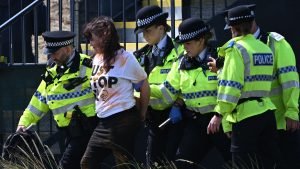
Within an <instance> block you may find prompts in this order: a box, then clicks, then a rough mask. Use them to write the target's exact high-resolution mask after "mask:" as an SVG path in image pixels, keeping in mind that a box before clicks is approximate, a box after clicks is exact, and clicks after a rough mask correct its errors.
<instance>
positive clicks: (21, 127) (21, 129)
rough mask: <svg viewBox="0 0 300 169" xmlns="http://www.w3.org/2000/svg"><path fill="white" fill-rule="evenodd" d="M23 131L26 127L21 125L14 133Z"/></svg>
mask: <svg viewBox="0 0 300 169" xmlns="http://www.w3.org/2000/svg"><path fill="white" fill-rule="evenodd" d="M25 131H26V127H25V126H23V125H19V126H18V127H17V130H16V132H25Z"/></svg>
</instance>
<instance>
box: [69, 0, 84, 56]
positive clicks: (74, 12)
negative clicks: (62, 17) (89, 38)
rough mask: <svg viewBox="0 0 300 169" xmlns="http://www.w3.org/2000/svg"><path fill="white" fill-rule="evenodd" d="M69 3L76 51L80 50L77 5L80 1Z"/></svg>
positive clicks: (74, 0) (72, 0)
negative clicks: (71, 7)
mask: <svg viewBox="0 0 300 169" xmlns="http://www.w3.org/2000/svg"><path fill="white" fill-rule="evenodd" d="M70 2H72V5H71V6H73V10H71V12H70V13H71V15H72V16H73V17H72V18H73V19H72V20H73V24H72V25H73V30H72V31H73V32H74V33H75V34H76V36H75V38H74V39H75V43H74V44H75V47H76V49H77V50H79V49H80V42H79V41H80V38H79V37H80V32H79V30H80V29H79V23H80V22H79V3H80V2H81V0H71V1H70Z"/></svg>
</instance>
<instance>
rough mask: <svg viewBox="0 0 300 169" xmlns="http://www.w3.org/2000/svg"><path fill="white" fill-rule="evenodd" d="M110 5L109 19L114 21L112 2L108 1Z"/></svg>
mask: <svg viewBox="0 0 300 169" xmlns="http://www.w3.org/2000/svg"><path fill="white" fill-rule="evenodd" d="M109 2H110V3H109V8H110V11H109V12H110V13H109V14H110V17H111V19H113V20H114V18H113V5H112V0H111V1H109Z"/></svg>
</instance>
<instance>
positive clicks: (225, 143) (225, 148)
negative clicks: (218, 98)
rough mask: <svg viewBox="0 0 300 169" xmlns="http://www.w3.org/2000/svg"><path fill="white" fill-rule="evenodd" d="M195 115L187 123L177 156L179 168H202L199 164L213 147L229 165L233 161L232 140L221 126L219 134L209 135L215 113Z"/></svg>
mask: <svg viewBox="0 0 300 169" xmlns="http://www.w3.org/2000/svg"><path fill="white" fill-rule="evenodd" d="M194 114H195V115H194V116H191V117H190V118H189V119H188V120H187V121H186V126H185V129H184V134H183V138H182V140H181V143H180V145H179V149H178V152H177V156H176V158H177V161H176V163H175V164H176V166H177V168H178V169H194V168H200V167H199V166H198V165H199V163H200V162H201V161H202V160H203V159H204V157H205V156H206V155H207V154H208V152H209V151H210V150H211V149H212V148H213V147H215V148H216V149H217V150H218V151H219V152H220V154H221V155H222V157H223V159H224V161H225V163H226V164H227V163H228V165H229V163H230V160H231V153H230V139H229V138H228V137H227V136H226V135H225V134H224V132H223V130H222V127H221V126H220V129H221V131H220V132H219V133H217V134H209V135H208V134H207V126H208V124H209V122H210V120H211V118H212V117H213V116H214V113H208V114H204V115H201V114H200V113H194ZM178 160H179V161H178ZM220 168H222V166H220Z"/></svg>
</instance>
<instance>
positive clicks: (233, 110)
mask: <svg viewBox="0 0 300 169" xmlns="http://www.w3.org/2000/svg"><path fill="white" fill-rule="evenodd" d="M227 44H228V46H227V47H225V48H226V49H225V50H223V51H225V63H224V67H223V70H222V73H221V74H220V79H219V87H218V97H217V102H218V103H217V106H216V108H215V110H216V111H217V112H219V113H220V114H222V115H223V116H224V117H226V120H227V121H229V122H231V123H237V122H239V121H242V120H244V119H246V118H248V117H251V116H255V115H259V114H262V113H264V112H265V111H267V110H274V109H276V107H275V106H274V104H273V103H272V101H271V99H270V98H269V97H268V96H269V93H270V91H271V83H272V81H273V68H274V65H273V64H274V63H273V54H272V51H271V49H270V48H269V47H268V46H267V45H265V44H264V43H263V42H261V41H259V40H257V39H255V37H254V36H253V35H251V34H248V35H245V36H240V37H236V38H233V39H231V40H230V42H229V43H227ZM254 97H257V98H261V101H257V100H251V101H246V102H244V103H242V104H239V105H238V106H237V103H238V101H239V100H240V99H246V98H254Z"/></svg>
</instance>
